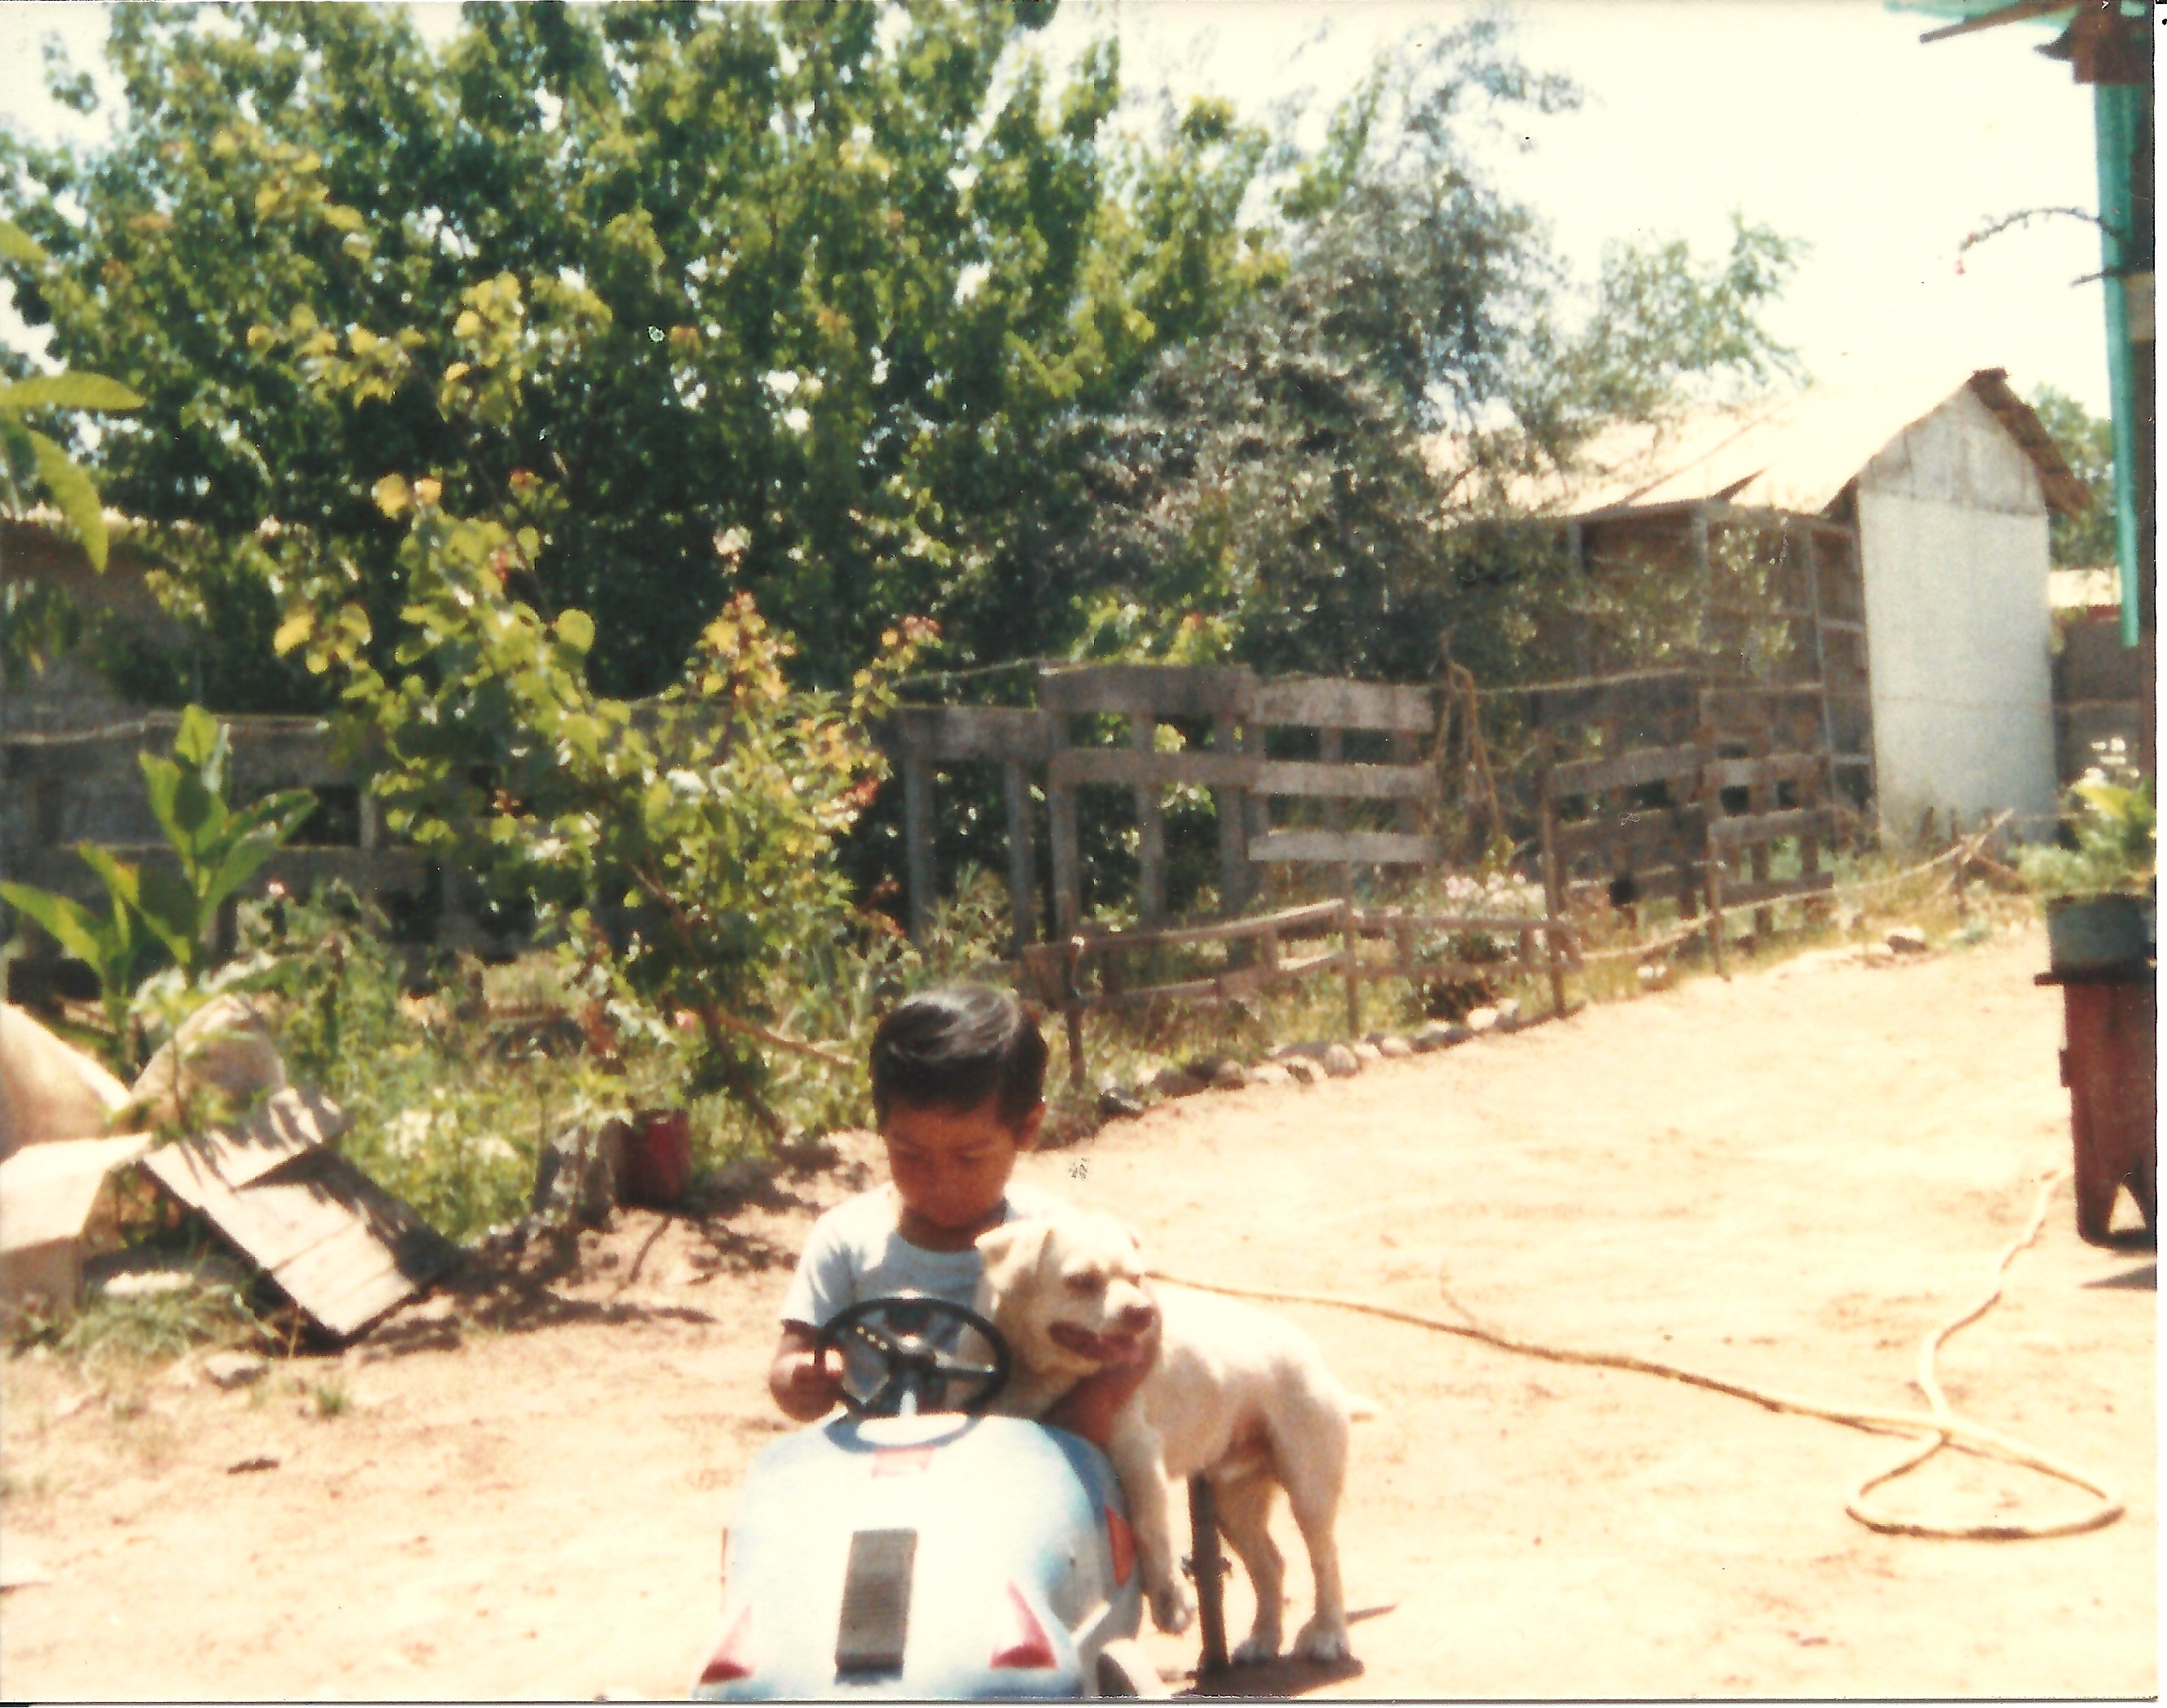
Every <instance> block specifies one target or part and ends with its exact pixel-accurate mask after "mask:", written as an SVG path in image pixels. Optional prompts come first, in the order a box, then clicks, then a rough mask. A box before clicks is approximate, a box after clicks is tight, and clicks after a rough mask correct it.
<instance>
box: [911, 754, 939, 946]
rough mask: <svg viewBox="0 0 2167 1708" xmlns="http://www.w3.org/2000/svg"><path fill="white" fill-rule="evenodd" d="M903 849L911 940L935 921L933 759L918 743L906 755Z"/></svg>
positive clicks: (921, 935)
mask: <svg viewBox="0 0 2167 1708" xmlns="http://www.w3.org/2000/svg"><path fill="white" fill-rule="evenodd" d="M903 861H904V864H905V867H906V872H905V875H906V877H907V878H908V880H909V884H910V940H911V942H914V943H922V942H925V931H926V927H927V926H930V925H931V924H932V923H933V904H934V899H935V894H934V886H935V881H936V880H935V876H934V866H933V761H931V760H930V759H929V758H928V757H926V756H925V754H923V753H921V752H920V751H918V749H917V748H915V747H908V748H905V749H904V750H903Z"/></svg>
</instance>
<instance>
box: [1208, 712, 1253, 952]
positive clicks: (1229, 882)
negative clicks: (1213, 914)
mask: <svg viewBox="0 0 2167 1708" xmlns="http://www.w3.org/2000/svg"><path fill="white" fill-rule="evenodd" d="M1211 745H1212V748H1213V750H1214V751H1217V752H1220V753H1240V752H1242V751H1245V749H1246V748H1247V746H1248V742H1247V741H1246V740H1245V739H1244V737H1243V735H1242V724H1241V719H1240V717H1239V716H1238V715H1237V713H1234V712H1231V711H1222V712H1221V713H1218V715H1217V716H1216V717H1215V718H1213V719H1212V720H1211ZM1211 810H1212V812H1213V813H1214V814H1215V815H1216V817H1217V819H1218V820H1219V908H1220V911H1221V912H1222V913H1224V914H1226V915H1227V916H1228V917H1230V918H1232V916H1234V915H1237V914H1239V913H1240V912H1241V911H1242V909H1243V908H1244V907H1246V906H1247V905H1248V900H1249V877H1250V873H1249V814H1248V791H1247V790H1246V789H1238V788H1219V789H1214V790H1212V792H1211Z"/></svg>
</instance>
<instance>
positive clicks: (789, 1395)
mask: <svg viewBox="0 0 2167 1708" xmlns="http://www.w3.org/2000/svg"><path fill="white" fill-rule="evenodd" d="M767 1391H768V1392H770V1393H771V1394H772V1395H774V1396H775V1403H776V1405H777V1406H779V1407H781V1409H782V1413H783V1415H784V1416H786V1417H788V1418H793V1419H796V1420H797V1422H799V1423H801V1424H809V1423H811V1422H812V1421H813V1419H816V1418H824V1417H825V1416H827V1414H829V1412H831V1411H833V1410H834V1407H835V1402H836V1401H837V1400H839V1399H840V1398H842V1393H843V1372H842V1370H841V1368H840V1366H838V1365H837V1363H836V1361H835V1355H834V1352H833V1351H831V1350H822V1349H821V1348H820V1346H819V1336H818V1335H817V1334H814V1333H813V1330H811V1329H808V1328H806V1327H804V1326H803V1324H801V1323H788V1324H787V1325H786V1326H785V1327H784V1329H783V1331H782V1339H781V1340H780V1341H778V1342H777V1343H776V1348H775V1362H774V1363H773V1364H772V1365H771V1366H769V1368H768V1372H767Z"/></svg>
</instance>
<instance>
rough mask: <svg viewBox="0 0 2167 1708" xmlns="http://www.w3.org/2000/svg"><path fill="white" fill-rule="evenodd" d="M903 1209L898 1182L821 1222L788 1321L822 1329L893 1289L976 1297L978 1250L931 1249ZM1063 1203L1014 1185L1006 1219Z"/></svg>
mask: <svg viewBox="0 0 2167 1708" xmlns="http://www.w3.org/2000/svg"><path fill="white" fill-rule="evenodd" d="M901 1207H902V1204H901V1201H900V1200H898V1198H897V1196H896V1195H895V1188H894V1187H893V1186H876V1187H874V1188H873V1189H872V1191H869V1192H861V1193H859V1194H858V1196H856V1197H855V1198H848V1199H845V1201H843V1202H841V1203H840V1204H838V1205H836V1206H835V1207H834V1209H832V1210H830V1211H829V1212H827V1214H825V1215H824V1216H823V1217H821V1218H820V1219H819V1221H818V1222H815V1223H813V1232H812V1234H811V1235H810V1237H808V1239H807V1240H806V1242H805V1252H804V1254H803V1256H802V1257H800V1258H799V1259H798V1260H797V1274H795V1275H793V1276H791V1278H790V1291H789V1292H787V1293H786V1294H784V1295H783V1299H782V1320H783V1321H784V1322H786V1323H803V1324H805V1325H806V1326H807V1327H808V1328H811V1329H818V1328H819V1327H821V1326H822V1325H823V1324H824V1323H827V1322H828V1321H829V1318H832V1317H834V1314H835V1313H836V1312H838V1311H840V1310H841V1309H842V1308H844V1307H845V1306H846V1305H855V1304H856V1303H857V1302H858V1301H859V1300H861V1299H877V1298H880V1297H883V1296H884V1295H887V1294H889V1293H930V1294H931V1295H932V1296H933V1297H935V1298H940V1299H947V1300H950V1301H951V1302H953V1303H956V1304H958V1305H968V1304H969V1303H970V1302H971V1301H972V1299H973V1298H974V1297H977V1295H978V1276H979V1275H980V1273H981V1271H982V1270H983V1265H982V1264H981V1263H980V1261H979V1259H978V1250H977V1249H976V1248H975V1247H969V1246H967V1247H966V1248H965V1249H962V1251H929V1250H927V1249H925V1247H924V1246H922V1245H913V1244H911V1243H910V1242H909V1240H907V1239H904V1238H903V1233H902V1232H901V1230H900V1229H899V1228H897V1226H896V1216H897V1212H898V1210H900V1209H901ZM1060 1207H1061V1201H1060V1200H1059V1199H1058V1198H1056V1197H1055V1196H1053V1195H1052V1193H1050V1192H1044V1191H1040V1190H1039V1189H1038V1188H1037V1187H1036V1186H1021V1185H1018V1184H1016V1183H1014V1182H1011V1183H1010V1184H1009V1189H1008V1196H1007V1197H1006V1198H1005V1199H1004V1200H1003V1202H1002V1210H1001V1220H1002V1221H1004V1222H1022V1221H1025V1220H1028V1219H1029V1218H1031V1217H1035V1216H1051V1215H1052V1214H1054V1213H1056V1212H1057V1211H1058V1210H1059V1209H1060Z"/></svg>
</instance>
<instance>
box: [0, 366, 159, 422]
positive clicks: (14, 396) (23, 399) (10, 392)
mask: <svg viewBox="0 0 2167 1708" xmlns="http://www.w3.org/2000/svg"><path fill="white" fill-rule="evenodd" d="M142 406H143V400H142V398H141V397H140V395H137V394H136V393H135V391H133V390H130V388H128V387H127V386H125V385H122V384H121V383H120V382H119V380H118V379H107V378H106V376H105V375H104V374H83V373H78V372H68V373H64V374H32V375H30V377H29V379H16V380H12V381H9V382H8V383H7V384H5V385H0V409H4V410H8V411H14V412H17V413H19V412H20V411H24V410H26V409H91V410H97V411H101V412H114V413H119V412H125V411H128V410H131V409H140V408H142Z"/></svg>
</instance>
